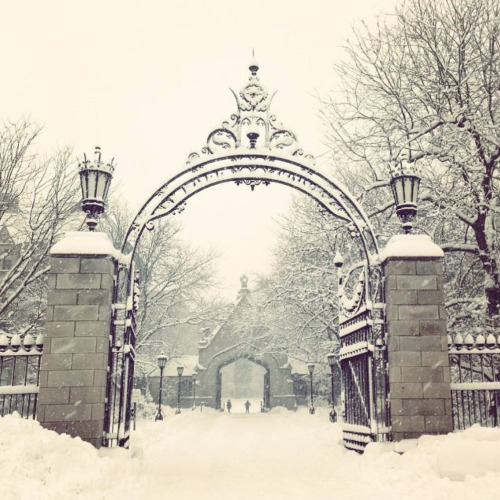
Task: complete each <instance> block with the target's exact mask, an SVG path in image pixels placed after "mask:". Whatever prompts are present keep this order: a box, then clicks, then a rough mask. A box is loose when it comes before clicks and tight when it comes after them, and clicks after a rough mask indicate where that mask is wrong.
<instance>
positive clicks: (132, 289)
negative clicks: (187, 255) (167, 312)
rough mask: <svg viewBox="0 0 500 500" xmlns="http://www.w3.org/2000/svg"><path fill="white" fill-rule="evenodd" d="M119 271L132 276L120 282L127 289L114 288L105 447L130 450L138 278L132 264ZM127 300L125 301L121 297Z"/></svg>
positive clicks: (138, 292)
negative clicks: (120, 447) (119, 447)
mask: <svg viewBox="0 0 500 500" xmlns="http://www.w3.org/2000/svg"><path fill="white" fill-rule="evenodd" d="M118 272H124V273H127V272H128V273H130V275H129V276H125V279H123V280H122V281H121V282H122V283H124V284H125V285H124V287H126V289H125V290H119V289H118V287H116V289H115V300H114V304H113V307H114V321H113V333H112V336H111V337H112V338H111V348H110V352H109V364H108V366H109V372H108V383H107V402H106V416H105V438H104V446H109V447H111V446H116V445H118V446H122V447H124V448H128V446H129V441H130V420H131V417H132V389H133V385H134V384H133V382H134V362H135V340H136V322H135V314H136V312H137V306H138V301H139V294H140V291H139V276H138V273H136V271H135V266H134V264H133V263H132V264H131V266H130V268H125V267H124V268H122V269H121V270H120V271H118ZM121 297H124V300H123V301H120V298H121Z"/></svg>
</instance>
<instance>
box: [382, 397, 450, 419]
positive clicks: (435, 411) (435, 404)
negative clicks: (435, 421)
mask: <svg viewBox="0 0 500 500" xmlns="http://www.w3.org/2000/svg"><path fill="white" fill-rule="evenodd" d="M391 408H392V406H391ZM402 414H403V415H408V416H411V415H421V416H429V415H431V416H436V415H445V406H444V400H443V399H403V400H402Z"/></svg>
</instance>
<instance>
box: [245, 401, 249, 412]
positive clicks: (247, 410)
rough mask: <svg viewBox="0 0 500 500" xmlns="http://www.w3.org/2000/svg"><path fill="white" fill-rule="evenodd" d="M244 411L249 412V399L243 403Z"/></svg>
mask: <svg viewBox="0 0 500 500" xmlns="http://www.w3.org/2000/svg"><path fill="white" fill-rule="evenodd" d="M245 411H246V412H247V413H250V401H248V399H247V402H246V403H245Z"/></svg>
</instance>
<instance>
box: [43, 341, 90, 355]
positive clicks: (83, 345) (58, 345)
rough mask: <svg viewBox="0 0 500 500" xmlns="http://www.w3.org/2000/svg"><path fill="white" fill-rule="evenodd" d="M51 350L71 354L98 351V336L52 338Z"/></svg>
mask: <svg viewBox="0 0 500 500" xmlns="http://www.w3.org/2000/svg"><path fill="white" fill-rule="evenodd" d="M51 352H52V353H59V352H67V353H71V354H75V353H82V354H83V353H87V352H96V337H81V338H60V339H52V349H51Z"/></svg>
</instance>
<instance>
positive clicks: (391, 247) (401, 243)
mask: <svg viewBox="0 0 500 500" xmlns="http://www.w3.org/2000/svg"><path fill="white" fill-rule="evenodd" d="M443 256H444V252H443V250H442V249H441V248H440V247H439V246H438V245H436V243H434V242H433V241H432V240H431V238H430V237H429V236H427V235H426V234H398V235H396V236H393V237H392V238H391V239H390V240H389V241H388V243H387V246H386V247H385V248H384V249H383V250H382V251H381V252H380V262H381V263H382V262H384V261H385V260H387V259H389V258H391V257H443Z"/></svg>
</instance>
